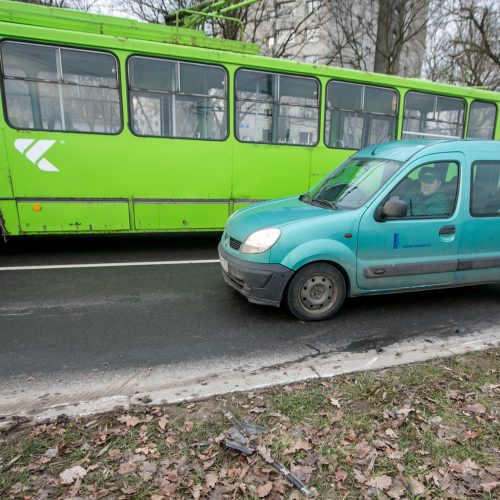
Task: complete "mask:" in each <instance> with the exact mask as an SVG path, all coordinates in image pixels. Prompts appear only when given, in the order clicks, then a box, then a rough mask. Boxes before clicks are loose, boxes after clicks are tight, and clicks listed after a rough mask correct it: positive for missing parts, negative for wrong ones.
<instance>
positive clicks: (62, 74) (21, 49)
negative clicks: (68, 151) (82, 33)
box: [1, 42, 122, 134]
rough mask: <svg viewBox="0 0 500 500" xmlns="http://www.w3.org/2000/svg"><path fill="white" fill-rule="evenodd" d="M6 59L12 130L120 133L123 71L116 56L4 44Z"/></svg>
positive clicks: (6, 78) (4, 67)
mask: <svg viewBox="0 0 500 500" xmlns="http://www.w3.org/2000/svg"><path fill="white" fill-rule="evenodd" d="M1 53H2V69H3V75H2V77H3V83H4V89H5V103H6V107H7V118H8V121H9V123H10V125H11V126H12V127H15V128H18V129H31V130H54V131H56V130H63V131H67V132H91V133H96V134H117V133H119V132H120V130H121V127H122V119H121V105H120V91H119V88H118V66H117V63H116V59H115V57H114V56H112V55H111V54H106V53H103V52H95V51H89V50H80V49H70V48H65V47H55V46H50V45H38V44H33V43H21V42H5V43H3V44H2V46H1Z"/></svg>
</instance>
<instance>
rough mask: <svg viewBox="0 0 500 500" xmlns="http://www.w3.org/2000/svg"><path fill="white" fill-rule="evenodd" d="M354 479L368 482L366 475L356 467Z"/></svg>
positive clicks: (363, 482) (362, 482) (359, 481)
mask: <svg viewBox="0 0 500 500" xmlns="http://www.w3.org/2000/svg"><path fill="white" fill-rule="evenodd" d="M354 479H356V481H357V482H358V483H361V484H365V483H366V476H365V475H364V474H362V473H361V472H360V471H359V470H358V469H354Z"/></svg>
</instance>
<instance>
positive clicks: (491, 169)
mask: <svg viewBox="0 0 500 500" xmlns="http://www.w3.org/2000/svg"><path fill="white" fill-rule="evenodd" d="M470 213H471V215H473V216H475V217H495V216H496V217H500V162H499V161H478V162H476V163H474V164H473V165H472V186H471V203H470Z"/></svg>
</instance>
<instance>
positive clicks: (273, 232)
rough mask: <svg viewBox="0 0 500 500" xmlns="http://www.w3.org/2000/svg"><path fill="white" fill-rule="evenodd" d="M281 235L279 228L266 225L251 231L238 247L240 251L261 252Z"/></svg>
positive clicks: (268, 247) (267, 248)
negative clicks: (264, 227)
mask: <svg viewBox="0 0 500 500" xmlns="http://www.w3.org/2000/svg"><path fill="white" fill-rule="evenodd" d="M280 236H281V229H278V228H276V227H268V228H266V229H260V230H259V231H255V233H252V234H251V235H250V236H249V237H248V238H247V239H246V240H245V241H244V242H243V245H241V247H240V252H241V253H262V252H265V251H266V250H269V249H270V248H271V247H272V246H273V245H274V244H275V243H276V242H277V241H278V239H279V237H280Z"/></svg>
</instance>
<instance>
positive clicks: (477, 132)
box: [467, 101, 497, 139]
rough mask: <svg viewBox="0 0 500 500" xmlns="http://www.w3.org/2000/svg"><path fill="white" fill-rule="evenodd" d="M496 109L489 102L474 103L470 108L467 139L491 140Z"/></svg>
mask: <svg viewBox="0 0 500 500" xmlns="http://www.w3.org/2000/svg"><path fill="white" fill-rule="evenodd" d="M496 116H497V107H496V106H495V105H494V104H493V103H491V102H481V101H474V102H473V103H472V104H471V107H470V113H469V127H468V129H467V137H468V138H469V139H493V135H494V133H495V120H496Z"/></svg>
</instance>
